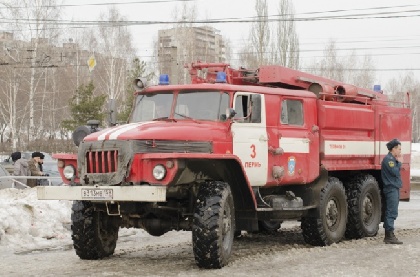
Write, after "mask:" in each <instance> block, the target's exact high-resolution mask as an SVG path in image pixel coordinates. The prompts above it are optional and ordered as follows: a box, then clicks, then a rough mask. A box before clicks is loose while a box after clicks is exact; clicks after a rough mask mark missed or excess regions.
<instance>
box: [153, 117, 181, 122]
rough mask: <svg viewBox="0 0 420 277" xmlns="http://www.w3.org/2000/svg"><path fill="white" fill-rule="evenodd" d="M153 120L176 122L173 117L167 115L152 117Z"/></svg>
mask: <svg viewBox="0 0 420 277" xmlns="http://www.w3.org/2000/svg"><path fill="white" fill-rule="evenodd" d="M153 121H173V122H176V120H175V118H169V117H167V116H162V117H158V118H154V119H153Z"/></svg>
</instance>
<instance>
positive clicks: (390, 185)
mask: <svg viewBox="0 0 420 277" xmlns="http://www.w3.org/2000/svg"><path fill="white" fill-rule="evenodd" d="M386 147H387V148H388V150H389V153H388V155H386V156H385V158H384V159H383V160H382V164H381V177H382V181H383V184H384V186H383V193H384V196H385V219H384V229H385V238H384V242H385V243H386V244H402V241H399V240H398V239H397V237H396V236H395V234H394V221H395V220H396V219H397V216H398V204H399V201H400V188H401V187H402V180H401V174H400V169H401V165H402V162H403V160H402V155H401V142H400V141H399V140H398V139H393V140H391V141H390V142H388V143H387V144H386Z"/></svg>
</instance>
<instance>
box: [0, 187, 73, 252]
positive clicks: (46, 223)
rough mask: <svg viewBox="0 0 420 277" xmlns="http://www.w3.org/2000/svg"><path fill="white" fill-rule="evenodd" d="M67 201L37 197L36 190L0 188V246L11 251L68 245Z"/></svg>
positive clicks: (68, 218) (68, 207) (69, 241)
mask: <svg viewBox="0 0 420 277" xmlns="http://www.w3.org/2000/svg"><path fill="white" fill-rule="evenodd" d="M71 203H72V202H71V201H63V200H48V201H40V200H37V195H36V189H24V190H20V189H14V188H9V189H2V190H0V245H1V246H7V247H8V248H10V250H13V251H23V250H29V249H30V250H36V249H45V248H55V247H63V245H72V241H71V233H70V215H71Z"/></svg>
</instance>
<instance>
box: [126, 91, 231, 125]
mask: <svg viewBox="0 0 420 277" xmlns="http://www.w3.org/2000/svg"><path fill="white" fill-rule="evenodd" d="M174 96H175V97H174ZM176 96H177V97H176ZM173 98H175V103H176V104H175V108H174V110H173V111H172V110H171V107H172V102H173ZM228 107H229V95H228V94H227V93H223V92H220V91H181V92H179V93H178V94H172V93H168V92H165V93H164V92H162V93H157V94H149V95H138V96H137V99H136V105H135V107H134V110H133V112H132V115H131V119H130V122H142V121H150V120H159V119H166V118H174V119H181V120H182V119H197V120H224V119H225V117H224V115H225V113H226V108H228Z"/></svg>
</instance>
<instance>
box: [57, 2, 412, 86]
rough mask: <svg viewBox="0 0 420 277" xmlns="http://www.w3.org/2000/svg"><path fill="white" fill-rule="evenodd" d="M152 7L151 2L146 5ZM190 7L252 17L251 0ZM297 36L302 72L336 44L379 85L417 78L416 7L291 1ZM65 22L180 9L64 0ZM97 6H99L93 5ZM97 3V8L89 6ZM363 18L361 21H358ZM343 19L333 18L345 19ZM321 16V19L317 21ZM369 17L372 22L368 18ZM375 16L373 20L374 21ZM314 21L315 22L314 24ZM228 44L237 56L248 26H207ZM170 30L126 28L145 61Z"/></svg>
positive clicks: (150, 17)
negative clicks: (107, 13)
mask: <svg viewBox="0 0 420 277" xmlns="http://www.w3.org/2000/svg"><path fill="white" fill-rule="evenodd" d="M150 2H154V3H150ZM187 2H188V3H189V4H188V5H195V6H196V8H197V20H205V19H228V18H235V19H249V18H250V17H253V16H255V15H256V13H255V8H254V7H255V0H211V1H210V0H191V1H187ZM290 2H292V3H293V5H294V7H295V18H296V19H301V20H300V21H296V28H297V33H298V36H299V39H300V45H301V48H300V50H301V57H302V60H301V65H302V67H303V69H304V68H305V65H308V64H309V63H310V62H312V61H313V59H314V58H316V59H320V58H322V56H323V52H322V50H323V49H324V47H325V45H326V44H327V43H328V41H330V40H334V41H335V42H336V44H337V46H338V48H339V49H343V50H341V51H340V52H339V53H341V54H343V55H345V54H346V53H349V51H350V50H351V49H356V50H357V54H358V55H365V54H369V55H371V56H372V58H373V59H374V62H375V66H376V69H377V72H376V76H377V80H376V83H377V84H382V85H384V84H385V83H386V82H387V81H388V80H389V79H390V78H391V77H392V76H399V75H400V74H404V73H405V72H407V70H412V71H413V72H414V73H415V74H416V77H417V79H420V65H419V61H420V49H419V48H420V32H419V31H418V26H420V3H418V2H417V1H410V0H399V1H396V0H370V1H366V0H353V1H328V0H317V1H313V0H293V1H291V0H290ZM65 3H66V4H75V5H77V6H75V7H67V8H66V12H67V13H66V18H67V19H70V18H73V19H75V20H80V19H83V20H92V21H94V20H95V19H97V16H98V14H99V12H100V11H103V10H106V9H107V8H108V7H109V6H110V5H112V4H115V6H116V7H117V8H118V9H119V10H120V12H121V14H122V15H124V16H126V17H127V19H128V20H133V21H168V20H169V21H170V20H173V12H174V10H175V8H176V7H177V6H178V7H181V5H182V3H183V1H179V0H172V1H171V0H169V1H165V0H155V1H150V0H148V1H146V0H137V1H135V0H129V1H122V0H109V1H107V0H102V1H99V0H67V1H66V2H65ZM98 3H99V4H100V5H97V4H98ZM128 3H129V4H128ZM267 3H268V5H269V16H274V15H276V14H278V12H277V10H278V3H279V0H267ZM89 4H96V5H89ZM362 15H364V16H362ZM343 16H345V17H346V19H334V18H333V17H343ZM320 17H325V18H326V19H325V20H320V19H319V18H320ZM367 17H371V18H370V19H367ZM372 17H375V18H372ZM314 19H317V20H314ZM211 26H213V27H215V28H216V29H218V30H220V31H221V34H222V35H223V36H224V37H225V38H228V39H229V40H230V41H231V46H232V48H233V52H234V53H236V52H237V51H238V50H239V49H240V46H241V44H242V43H243V41H244V40H246V39H247V38H248V35H249V24H248V23H218V24H213V25H211ZM167 27H168V25H164V24H160V25H137V26H134V27H130V29H131V30H132V32H133V37H134V38H135V45H136V47H137V48H138V50H139V52H138V53H139V55H140V56H141V57H143V58H144V59H147V58H148V57H150V56H151V55H152V42H153V40H156V38H157V30H158V29H164V28H167ZM238 63H240V62H238Z"/></svg>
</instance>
